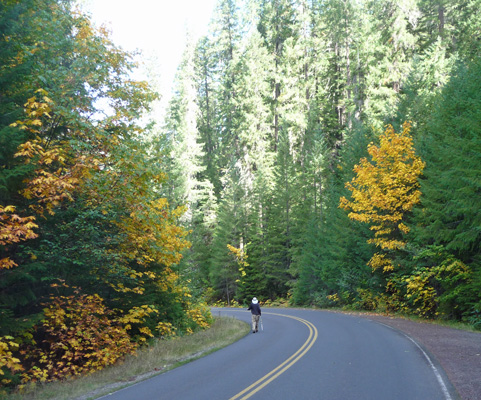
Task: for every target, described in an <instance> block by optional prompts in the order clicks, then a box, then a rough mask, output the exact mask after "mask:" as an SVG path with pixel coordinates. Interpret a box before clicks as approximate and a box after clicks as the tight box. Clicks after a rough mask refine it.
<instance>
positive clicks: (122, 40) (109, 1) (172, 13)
mask: <svg viewBox="0 0 481 400" xmlns="http://www.w3.org/2000/svg"><path fill="white" fill-rule="evenodd" d="M216 2H217V0H80V3H82V4H84V8H85V9H86V10H87V11H88V12H89V13H90V14H91V15H92V18H93V20H94V21H95V23H96V24H97V25H100V24H105V25H106V26H107V27H108V28H109V29H110V30H111V31H112V39H113V41H114V42H115V43H116V44H118V45H120V46H121V47H122V48H124V49H125V50H135V49H140V50H142V52H143V53H144V54H145V55H146V56H147V57H152V56H156V57H157V59H158V63H159V75H160V82H161V88H160V90H161V92H162V96H163V103H164V102H165V101H166V100H167V99H168V98H169V97H170V92H171V85H172V82H173V79H174V75H175V71H176V69H177V66H178V65H179V62H180V58H181V56H182V52H183V50H184V46H185V38H186V32H187V31H189V32H190V33H191V34H192V35H193V36H194V37H195V38H198V37H200V36H201V35H204V34H206V33H207V27H208V23H209V21H210V19H211V16H212V11H213V9H214V5H215V4H216Z"/></svg>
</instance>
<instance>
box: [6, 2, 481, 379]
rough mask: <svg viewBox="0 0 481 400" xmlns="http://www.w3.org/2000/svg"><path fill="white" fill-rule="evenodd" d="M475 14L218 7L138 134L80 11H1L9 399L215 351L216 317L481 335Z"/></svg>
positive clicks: (115, 76)
mask: <svg viewBox="0 0 481 400" xmlns="http://www.w3.org/2000/svg"><path fill="white" fill-rule="evenodd" d="M480 8H481V0H455V1H450V2H446V1H433V0H402V1H390V0H373V1H355V0H342V1H341V0H322V1H311V0H218V2H217V6H216V9H215V13H214V15H213V18H212V21H211V26H210V31H209V33H208V34H207V35H206V36H205V37H202V38H201V39H200V40H199V41H197V42H194V41H193V40H189V41H188V43H187V46H186V48H185V50H184V54H183V58H182V61H181V64H180V65H179V67H178V71H177V75H176V78H175V83H174V91H173V96H172V98H171V101H170V103H169V105H168V107H167V112H166V117H165V119H164V120H163V121H148V122H146V120H147V118H146V115H147V114H146V112H147V111H148V110H149V107H150V104H151V102H152V101H153V100H154V99H156V98H157V96H158V94H156V93H155V92H154V91H153V90H152V89H151V88H150V87H149V85H148V83H146V82H139V81H135V80H133V79H132V74H131V72H132V71H133V69H134V68H135V63H134V62H133V58H132V55H130V54H128V53H126V52H124V51H122V50H121V49H120V48H118V47H117V46H116V45H115V44H114V43H112V42H111V40H110V39H109V36H108V34H107V32H106V31H105V30H103V29H102V28H99V29H98V28H95V27H94V26H93V25H92V24H91V22H90V20H89V18H88V16H86V15H84V14H83V13H82V12H80V11H78V10H77V9H76V8H75V6H74V4H73V2H71V1H69V0H23V1H17V0H10V1H2V2H1V8H0V35H1V36H0V93H1V94H0V374H1V375H2V383H3V384H4V385H10V386H14V385H17V384H19V383H21V381H24V382H27V381H32V380H39V381H46V380H52V379H58V378H62V377H64V376H66V375H75V374H78V373H85V372H88V371H91V370H92V369H98V368H101V367H103V366H105V365H108V364H110V363H113V362H115V360H116V358H117V356H121V355H122V354H124V353H126V352H133V351H135V348H136V347H137V346H138V345H140V344H142V343H144V342H146V341H147V340H148V339H149V338H152V337H154V336H157V337H165V336H169V335H172V334H175V332H180V333H189V332H192V331H193V330H194V329H196V328H199V327H206V326H208V324H209V321H210V314H209V312H208V310H207V308H206V307H205V306H204V305H203V303H202V301H208V302H215V301H225V302H226V303H229V304H238V303H244V302H246V301H248V300H249V298H250V297H251V296H256V297H258V298H259V299H260V300H261V301H263V302H267V303H269V302H277V303H278V304H279V303H290V304H295V305H315V306H321V307H330V306H348V307H353V308H359V309H368V310H378V311H383V312H404V313H414V314H417V315H420V316H423V317H438V318H449V319H455V320H460V321H465V322H468V323H470V324H471V325H473V326H474V327H476V328H478V329H479V328H481V297H480V293H481V259H480V256H479V254H480V239H481V233H480V232H481V230H480V214H479V209H480V207H481V205H480V204H479V201H480V200H479V199H480V183H479V176H480V173H481V160H480V159H479V154H481V151H480V148H479V146H480V143H481V140H480V134H481V132H480V124H479V121H480V119H481V115H480V110H481V104H480V93H481V90H480V82H481V68H480V66H481V62H480V60H479V54H481V52H480V50H481V49H480V43H481V42H480V40H479V38H480V37H481V20H480V14H479V12H477V11H478V10H479V9H480ZM155 122H157V123H155ZM91 327H94V328H95V329H89V328H91ZM72 332H75V334H73V335H72ZM79 337H81V338H82V343H80V341H79V339H78V338H79ZM58 343H63V345H58ZM86 343H87V344H88V345H85V344H86ZM120 347H122V349H120ZM92 349H94V350H92ZM112 352H117V353H116V354H117V356H116V357H112V356H110V354H111V353H112ZM59 360H63V361H61V362H59Z"/></svg>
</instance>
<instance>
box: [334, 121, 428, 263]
mask: <svg viewBox="0 0 481 400" xmlns="http://www.w3.org/2000/svg"><path fill="white" fill-rule="evenodd" d="M410 129H411V125H410V124H409V123H408V122H406V123H404V125H403V127H402V132H400V133H396V132H395V131H394V128H393V127H392V126H390V125H389V126H388V127H387V128H386V131H385V132H384V133H383V134H382V135H381V137H380V144H379V146H377V145H375V144H370V145H369V147H368V152H369V155H370V156H371V157H370V160H368V159H367V158H363V159H361V161H360V163H359V164H358V165H356V166H355V167H354V172H355V173H356V175H355V176H354V178H353V179H352V180H351V181H350V182H348V183H346V188H347V189H349V190H350V191H351V199H350V200H348V199H347V198H345V197H341V202H340V207H341V208H343V209H345V210H348V211H349V218H351V219H353V220H356V221H360V222H365V223H368V224H370V229H371V230H372V231H374V238H373V239H370V240H369V242H370V243H373V244H375V245H376V246H377V247H378V248H380V250H381V251H380V252H377V253H376V254H374V256H373V257H372V258H371V260H370V261H369V265H370V266H371V267H372V269H373V270H376V269H379V268H382V270H383V271H384V272H388V271H393V270H394V269H395V266H394V265H393V262H392V258H391V257H390V253H392V251H395V250H399V249H402V248H404V246H405V244H406V243H405V239H404V235H405V234H406V233H408V232H409V228H408V226H407V225H406V224H405V214H406V213H407V212H409V211H410V210H412V208H413V206H414V205H415V204H417V203H419V200H420V196H421V191H420V190H419V183H418V178H419V176H420V175H421V173H422V171H423V169H424V162H423V161H422V160H421V158H420V157H418V156H416V154H415V149H414V145H413V140H412V137H411V135H410Z"/></svg>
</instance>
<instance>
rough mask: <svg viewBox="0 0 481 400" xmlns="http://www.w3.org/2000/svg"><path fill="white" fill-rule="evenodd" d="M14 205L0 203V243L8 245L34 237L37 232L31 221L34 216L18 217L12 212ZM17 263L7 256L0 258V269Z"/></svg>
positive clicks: (14, 265)
mask: <svg viewBox="0 0 481 400" xmlns="http://www.w3.org/2000/svg"><path fill="white" fill-rule="evenodd" d="M14 212H15V207H14V206H6V207H3V206H1V205H0V245H1V246H5V247H6V246H8V245H11V244H13V243H19V242H21V241H25V240H28V239H34V238H36V237H37V234H36V233H35V232H34V231H33V229H34V228H38V226H37V225H36V224H35V223H34V222H33V221H35V217H23V218H22V217H20V216H18V215H17V214H14ZM16 266H17V264H16V263H15V262H14V261H13V260H11V259H10V258H9V257H5V258H2V259H0V270H1V269H9V268H13V267H16Z"/></svg>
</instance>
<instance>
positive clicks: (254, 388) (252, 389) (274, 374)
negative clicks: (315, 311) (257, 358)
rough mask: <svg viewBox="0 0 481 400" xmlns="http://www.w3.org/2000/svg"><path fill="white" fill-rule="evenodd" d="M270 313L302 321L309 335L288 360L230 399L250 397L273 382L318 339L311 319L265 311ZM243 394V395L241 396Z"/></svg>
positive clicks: (243, 399)
mask: <svg viewBox="0 0 481 400" xmlns="http://www.w3.org/2000/svg"><path fill="white" fill-rule="evenodd" d="M265 314H269V315H277V316H280V317H286V318H292V319H295V320H297V321H299V322H302V323H303V324H304V325H306V326H307V327H308V328H309V337H308V338H307V340H306V341H305V342H304V344H303V345H302V346H301V348H300V349H299V350H297V351H296V352H295V353H294V354H293V355H292V356H290V357H289V358H288V359H287V360H286V361H284V362H283V363H282V364H280V365H279V366H278V367H276V368H274V369H273V370H272V371H271V372H269V373H268V374H266V375H264V376H263V377H262V378H260V379H259V380H257V381H256V382H254V383H253V384H252V385H250V386H249V387H247V388H245V389H244V390H243V391H242V392H240V393H238V394H236V395H235V396H234V397H231V398H230V399H229V400H237V399H239V398H240V400H245V399H248V398H249V397H251V396H253V395H254V394H255V393H257V392H258V391H259V390H261V389H262V388H264V387H265V386H267V385H268V384H269V383H271V382H272V381H273V380H274V379H276V378H278V377H279V376H280V375H281V374H283V373H284V372H286V371H287V370H288V369H289V368H290V367H292V366H293V365H294V364H295V363H296V362H298V361H299V360H300V359H301V358H302V357H304V355H305V354H306V353H307V352H308V351H309V350H310V348H311V347H312V345H313V344H314V342H315V341H316V340H317V336H318V332H317V328H316V327H315V326H314V325H313V324H312V323H311V322H309V321H307V320H305V319H302V318H298V317H293V316H292V315H283V314H276V313H265ZM241 396H243V397H241Z"/></svg>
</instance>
